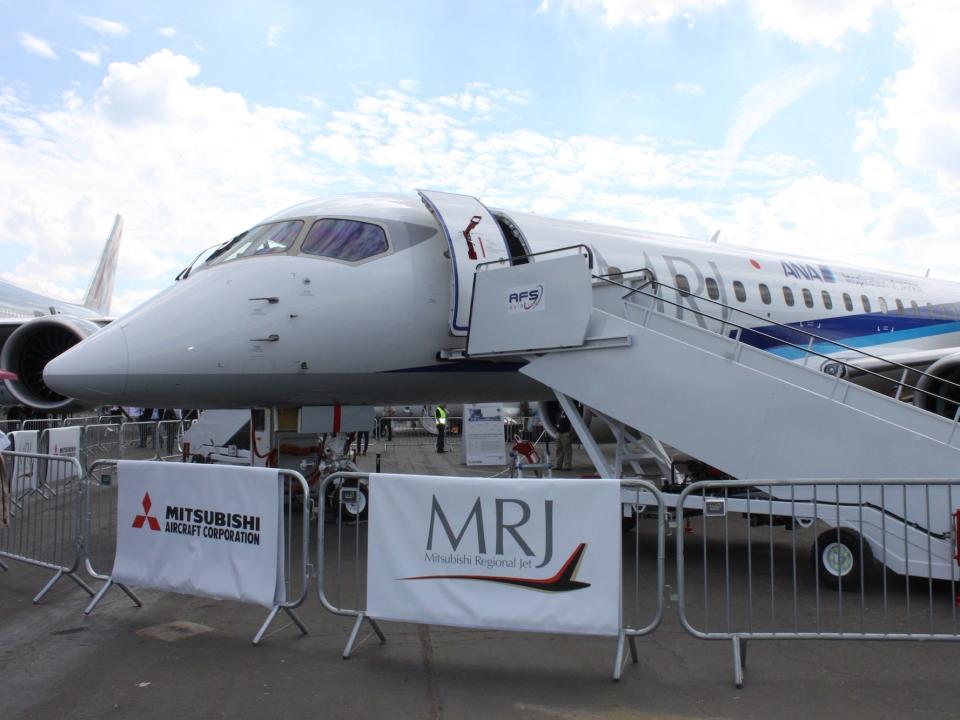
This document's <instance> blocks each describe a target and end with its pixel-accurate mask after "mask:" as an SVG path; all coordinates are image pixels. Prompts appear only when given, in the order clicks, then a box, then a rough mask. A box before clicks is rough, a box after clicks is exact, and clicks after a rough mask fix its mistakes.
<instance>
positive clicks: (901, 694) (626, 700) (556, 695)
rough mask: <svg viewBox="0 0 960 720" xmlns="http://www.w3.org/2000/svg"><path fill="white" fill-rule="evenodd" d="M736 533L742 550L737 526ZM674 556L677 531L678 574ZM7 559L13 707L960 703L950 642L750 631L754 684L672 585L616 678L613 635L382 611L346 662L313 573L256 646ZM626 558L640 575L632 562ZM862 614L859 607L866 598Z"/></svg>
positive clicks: (880, 711) (375, 447)
mask: <svg viewBox="0 0 960 720" xmlns="http://www.w3.org/2000/svg"><path fill="white" fill-rule="evenodd" d="M377 451H380V452H381V469H382V470H383V471H384V472H405V473H418V474H446V475H457V474H461V475H462V474H469V475H485V474H493V473H495V472H497V471H499V469H497V468H493V469H492V470H491V469H490V468H485V469H480V468H465V467H462V466H461V465H459V454H458V453H457V452H450V453H446V454H442V455H440V454H437V453H436V452H435V450H434V448H433V447H432V446H431V445H430V444H429V442H423V443H422V444H404V443H401V442H398V443H396V444H395V445H393V446H385V445H381V444H379V443H377V442H372V443H371V447H370V450H369V452H368V454H367V455H366V456H363V457H361V458H359V463H358V464H359V465H360V466H361V468H362V469H364V470H373V469H374V462H375V453H376V452H377ZM574 465H575V467H574V470H573V471H572V473H570V474H571V475H576V476H579V475H581V474H588V473H590V472H592V468H591V466H590V465H589V463H588V461H587V459H586V456H585V454H584V453H583V452H582V450H580V449H579V448H577V449H576V450H575V456H574ZM652 530H653V527H652V524H651V523H646V524H644V521H641V524H640V527H639V528H638V529H636V530H634V531H631V532H629V533H627V535H625V538H629V539H630V542H625V546H634V547H636V548H637V550H638V552H639V553H640V554H641V555H643V556H644V559H643V561H642V563H641V567H642V570H643V573H642V577H644V578H647V577H649V570H650V568H651V567H652V565H650V564H649V561H648V558H650V557H652V555H651V554H650V551H651V549H652V548H653V545H654V542H653V538H654V535H653V532H652ZM697 532H698V530H697V527H696V523H694V527H693V528H692V532H691V534H690V535H691V537H690V540H689V541H690V542H693V543H699V542H701V540H702V538H699V537H698V535H697ZM635 533H636V534H635ZM762 538H763V539H764V540H765V539H766V538H767V535H762ZM671 540H672V539H671ZM737 542H738V543H739V545H738V547H740V549H741V550H742V548H743V542H744V540H743V536H742V534H741V535H738V536H737ZM698 547H699V546H698ZM778 552H782V550H778ZM673 559H674V553H673V550H672V542H671V543H668V554H667V566H668V577H667V582H668V584H671V586H672V584H673V583H674V582H675V580H674V578H673V571H672V570H671V569H670V568H671V566H672V563H673ZM351 562H352V559H351V558H350V557H349V556H347V558H346V560H345V563H346V565H345V567H344V572H345V574H350V573H352V572H353V568H352V567H351V566H350V563H351ZM705 562H706V563H707V564H708V565H709V566H710V567H711V568H712V569H718V568H719V566H718V565H717V564H718V563H722V562H723V561H722V559H721V558H720V557H719V556H717V554H716V553H714V552H713V549H711V555H710V557H709V558H708V559H706V560H705ZM8 564H9V565H10V570H9V571H8V572H0V718H3V719H4V720H16V719H20V718H138V719H139V720H148V719H151V718H163V719H164V720H169V719H170V718H199V717H203V718H208V717H213V718H216V717H226V718H244V719H245V718H264V717H290V718H299V717H308V716H318V717H328V718H351V719H355V718H430V719H436V718H451V719H452V718H464V719H476V718H490V717H503V718H531V719H540V718H570V719H578V720H579V719H584V720H586V719H592V718H597V719H600V718H606V719H609V720H619V719H620V718H641V719H653V718H658V719H660V718H662V719H666V718H771V717H777V718H805V719H806V718H810V717H822V718H833V717H844V718H869V719H870V720H876V719H877V718H904V717H924V718H929V717H938V718H941V717H960V709H958V700H960V689H958V688H960V686H958V684H957V680H956V668H957V661H958V659H960V648H957V647H954V646H952V645H951V644H950V643H921V642H903V643H894V642H889V643H883V642H863V641H842V642H837V641H825V640H815V641H807V640H802V641H800V640H797V641H756V640H755V641H751V642H750V643H749V652H748V655H747V657H748V661H747V666H746V682H745V685H744V687H743V688H742V689H736V688H735V687H734V686H733V681H732V668H731V647H730V643H729V641H707V640H700V639H697V638H695V637H693V636H691V635H690V634H688V633H687V632H686V631H684V630H683V628H682V627H681V625H680V623H679V622H678V620H677V617H676V612H675V607H674V606H675V599H670V591H668V601H667V607H666V610H665V614H664V618H663V622H662V624H661V626H660V627H659V628H658V629H657V630H656V631H655V632H654V633H653V634H651V635H649V636H646V637H642V638H639V639H638V640H637V647H638V651H639V653H638V655H639V657H638V662H637V663H636V664H631V663H628V664H627V665H626V666H625V667H624V670H623V677H622V679H621V681H620V682H619V683H614V682H612V680H611V671H612V668H613V657H614V650H615V639H613V638H596V637H576V636H565V635H540V634H522V633H512V632H497V631H482V630H462V629H451V628H442V627H428V626H416V625H406V624H398V623H384V624H383V629H384V631H385V633H386V637H387V642H386V643H385V644H382V645H381V644H379V643H378V642H377V641H376V639H375V638H374V639H367V640H366V641H365V642H364V643H363V644H361V645H360V647H359V648H358V649H357V650H356V651H355V653H354V655H353V657H352V658H351V659H350V660H347V661H345V660H343V659H342V658H341V653H342V651H343V647H344V644H345V642H346V639H347V636H348V633H349V631H350V628H351V625H352V621H351V619H350V618H346V617H339V616H335V615H331V614H329V613H328V612H326V611H325V610H324V609H323V608H322V607H321V605H320V603H319V602H318V600H317V596H316V589H315V579H313V580H312V581H311V588H310V593H309V595H308V597H307V601H306V602H305V604H304V605H303V606H302V607H301V608H300V610H299V614H300V616H301V618H302V619H303V620H304V622H305V623H306V625H307V627H308V628H309V634H308V635H306V636H301V635H300V634H299V633H298V632H296V630H295V628H292V627H287V628H284V629H280V630H279V631H276V632H274V633H273V634H272V635H270V636H269V637H268V638H267V639H266V640H264V642H263V643H262V644H261V645H260V646H256V647H255V646H253V645H251V643H250V640H251V638H252V636H253V634H254V632H255V631H256V629H257V627H258V626H259V625H260V623H261V622H262V621H263V619H264V617H265V610H264V609H263V608H260V607H257V606H252V605H243V604H239V603H231V602H221V601H214V600H210V599H206V598H198V597H190V596H186V595H178V594H172V593H161V592H154V591H149V590H139V591H138V594H139V595H140V597H141V599H142V600H143V601H144V602H143V607H140V608H136V607H133V606H132V604H131V603H130V602H129V600H128V599H127V598H126V597H125V596H124V595H123V594H122V593H120V592H118V591H111V592H110V593H108V594H107V596H106V598H105V600H104V601H103V602H102V604H101V605H100V607H98V608H97V610H96V611H95V612H94V613H93V614H91V615H90V616H84V615H83V608H84V606H85V604H86V601H87V597H86V595H85V594H83V593H82V592H81V591H80V590H79V589H78V588H77V587H76V586H75V585H73V584H72V583H69V582H61V583H60V584H58V585H57V587H56V588H55V589H54V590H53V591H52V592H51V593H50V594H49V595H48V596H47V598H45V599H44V600H43V601H42V602H41V603H40V604H38V605H33V604H32V603H31V600H32V598H33V596H34V595H35V594H36V592H37V590H38V589H39V588H40V587H41V586H42V585H43V584H44V583H45V582H46V580H47V579H48V578H49V577H50V573H49V572H48V571H46V570H42V569H39V568H36V567H32V566H27V565H23V564H18V563H8ZM732 567H733V569H732V571H731V572H732V573H733V579H734V585H735V586H736V583H741V582H742V581H743V580H744V575H745V573H746V569H745V568H744V567H743V566H742V563H734V564H733V566H732ZM625 568H626V572H627V573H628V574H629V573H630V572H631V569H632V565H631V563H630V562H628V561H627V560H625ZM803 573H806V574H803V577H802V579H803V583H804V588H806V589H805V590H804V591H803V594H801V596H800V600H801V601H803V602H805V603H806V602H808V601H810V600H811V598H812V596H811V595H810V591H809V582H807V581H808V580H809V576H810V575H812V571H810V570H809V569H808V568H806V566H804V568H803ZM873 580H874V581H875V580H876V578H873ZM892 582H893V581H892V580H891V583H892ZM897 587H900V588H904V589H903V591H902V593H901V594H902V595H907V596H910V597H913V598H914V600H915V602H914V604H913V607H914V610H915V611H916V612H917V613H919V614H918V615H917V618H919V619H920V620H923V621H924V622H925V619H926V617H927V615H926V603H927V599H928V593H933V592H934V591H935V592H936V600H937V603H938V608H939V607H940V606H941V605H942V603H943V602H944V598H943V597H942V596H943V595H944V594H945V593H947V592H948V591H949V590H950V588H949V587H946V586H944V585H943V584H937V585H936V587H933V586H930V585H929V584H928V583H926V582H922V583H917V582H916V581H914V582H913V583H908V584H907V585H906V586H904V583H903V580H902V579H900V580H899V584H898V585H897ZM931 588H933V589H931ZM707 594H708V595H709V594H710V593H709V591H708V593H707ZM744 597H746V596H744V595H742V594H736V593H735V596H734V598H733V603H734V609H733V613H734V615H736V616H738V617H739V616H740V615H741V614H742V613H744V612H745V611H746V608H744V607H743V603H744V602H746V601H745V600H743V598H744ZM757 597H759V595H758V596H757ZM823 597H827V596H826V595H824V596H823ZM854 597H856V595H855V596H854ZM930 597H932V595H930ZM738 598H739V599H738ZM868 599H869V600H870V606H869V607H867V608H866V612H867V614H868V616H869V615H870V613H874V612H877V608H876V607H874V602H873V601H874V599H875V596H873V595H868ZM900 599H901V600H902V599H903V598H902V597H901V598H900ZM648 600H649V597H646V596H645V601H648ZM753 601H754V602H756V599H755V598H753ZM753 610H754V612H759V610H758V608H756V607H755V608H753ZM850 610H851V611H852V612H853V613H854V616H856V614H857V613H856V610H857V608H856V607H853V608H851V609H850ZM948 616H949V613H948ZM804 619H808V618H807V616H806V615H804ZM948 619H949V617H948ZM918 622H919V620H918ZM954 622H956V619H955V617H954ZM365 632H366V630H364V633H365Z"/></svg>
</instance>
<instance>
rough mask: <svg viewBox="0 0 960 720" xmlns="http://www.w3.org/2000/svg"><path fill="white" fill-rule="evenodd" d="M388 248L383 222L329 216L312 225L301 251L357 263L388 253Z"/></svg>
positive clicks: (306, 253) (305, 253)
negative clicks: (381, 224)
mask: <svg viewBox="0 0 960 720" xmlns="http://www.w3.org/2000/svg"><path fill="white" fill-rule="evenodd" d="M387 247H388V246H387V236H386V234H385V233H384V232H383V228H381V227H380V226H379V225H372V224H370V223H365V222H359V221H357V220H334V219H330V218H327V219H323V220H317V221H316V222H315V223H314V224H313V227H311V228H310V232H309V233H307V237H306V239H305V240H304V241H303V248H301V253H303V254H304V255H320V256H322V257H328V258H335V259H337V260H345V261H347V262H357V261H358V260H363V259H365V258H368V257H373V256H374V255H379V254H380V253H384V252H386V251H387Z"/></svg>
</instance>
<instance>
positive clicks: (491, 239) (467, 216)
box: [417, 190, 511, 337]
mask: <svg viewBox="0 0 960 720" xmlns="http://www.w3.org/2000/svg"><path fill="white" fill-rule="evenodd" d="M417 193H418V194H419V195H420V199H421V200H422V201H423V204H424V205H426V206H427V209H428V210H429V211H430V212H431V213H432V214H433V216H434V217H435V218H436V219H437V222H438V223H440V227H441V229H442V230H443V234H444V235H445V236H446V238H447V247H448V248H449V250H450V274H451V277H450V288H451V289H450V298H451V300H450V333H451V334H452V335H455V336H460V337H466V336H467V334H468V332H469V330H470V305H471V303H472V301H473V275H474V273H475V272H476V267H477V265H480V264H481V263H488V262H495V261H497V260H501V259H502V260H504V261H508V262H509V261H510V259H511V253H510V249H509V245H508V243H507V240H506V238H504V236H503V231H502V230H501V229H500V223H499V222H498V221H497V218H496V217H495V216H494V215H493V213H491V212H490V210H489V209H488V208H487V207H486V206H485V205H484V204H483V203H481V202H480V201H479V200H478V199H477V198H475V197H472V196H470V195H458V194H456V193H447V192H439V191H435V190H417Z"/></svg>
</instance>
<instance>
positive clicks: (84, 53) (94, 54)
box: [73, 48, 102, 65]
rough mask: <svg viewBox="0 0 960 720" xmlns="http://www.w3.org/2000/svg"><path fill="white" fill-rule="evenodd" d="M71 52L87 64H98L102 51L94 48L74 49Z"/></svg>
mask: <svg viewBox="0 0 960 720" xmlns="http://www.w3.org/2000/svg"><path fill="white" fill-rule="evenodd" d="M73 54H74V55H76V56H77V57H78V58H80V59H81V60H83V62H85V63H87V64H88V65H99V64H100V57H101V54H102V52H101V51H100V50H99V49H96V48H94V49H93V50H74V51H73Z"/></svg>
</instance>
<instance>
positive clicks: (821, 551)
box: [810, 528, 873, 592]
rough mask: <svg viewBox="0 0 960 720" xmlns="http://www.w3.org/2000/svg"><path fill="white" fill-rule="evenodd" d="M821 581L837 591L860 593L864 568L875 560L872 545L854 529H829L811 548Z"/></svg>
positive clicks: (821, 534) (812, 560)
mask: <svg viewBox="0 0 960 720" xmlns="http://www.w3.org/2000/svg"><path fill="white" fill-rule="evenodd" d="M810 560H811V562H812V563H813V565H814V567H815V568H816V570H817V574H818V575H819V576H820V582H821V583H822V584H823V585H825V586H827V587H829V588H832V589H834V590H844V591H847V592H857V591H859V590H860V584H861V580H862V578H863V577H864V571H865V570H866V568H868V567H870V565H871V564H872V563H873V552H872V551H871V550H870V544H869V543H868V542H867V541H866V540H864V539H863V538H861V537H860V535H858V534H857V533H855V532H853V531H852V530H845V529H840V530H838V529H836V528H834V529H833V530H825V531H824V532H822V533H820V535H819V536H817V540H816V542H815V543H814V544H813V547H812V548H811V550H810Z"/></svg>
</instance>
